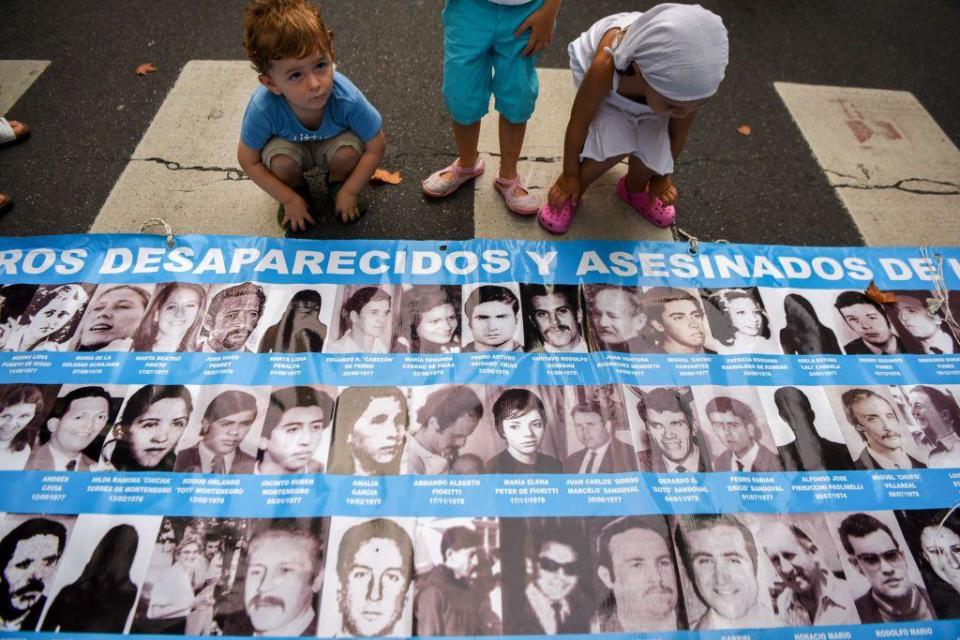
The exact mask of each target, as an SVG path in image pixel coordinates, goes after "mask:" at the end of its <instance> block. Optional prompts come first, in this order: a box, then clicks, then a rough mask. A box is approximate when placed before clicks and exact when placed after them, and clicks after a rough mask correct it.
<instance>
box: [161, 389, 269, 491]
mask: <svg viewBox="0 0 960 640" xmlns="http://www.w3.org/2000/svg"><path fill="white" fill-rule="evenodd" d="M256 419H257V400H256V398H254V397H253V396H252V395H251V394H249V393H247V392H245V391H236V390H231V391H224V392H223V393H220V394H219V395H217V396H216V397H215V398H214V399H213V400H211V401H210V404H208V405H207V409H206V411H204V413H203V418H201V421H200V442H198V443H197V444H195V445H193V446H192V447H187V448H186V449H183V450H182V451H180V452H179V453H178V454H177V462H176V464H175V465H174V467H173V470H174V471H178V472H181V473H253V467H254V465H255V464H256V459H255V458H254V457H253V456H251V455H248V454H246V453H244V452H243V451H241V450H240V443H241V442H243V440H244V438H246V437H247V433H249V432H250V427H251V426H252V425H253V423H254V421H255V420H256Z"/></svg>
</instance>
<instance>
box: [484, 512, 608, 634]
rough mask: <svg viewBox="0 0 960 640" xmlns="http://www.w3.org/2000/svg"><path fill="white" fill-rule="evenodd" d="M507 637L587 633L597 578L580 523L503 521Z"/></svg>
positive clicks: (574, 520) (576, 520)
mask: <svg viewBox="0 0 960 640" xmlns="http://www.w3.org/2000/svg"><path fill="white" fill-rule="evenodd" d="M500 531H501V535H502V536H503V538H504V540H509V541H510V544H508V545H504V546H503V547H502V549H501V562H502V574H503V586H502V589H503V633H504V634H505V635H537V636H539V635H550V636H552V635H557V634H562V633H588V632H589V631H590V617H591V615H592V613H593V602H594V596H593V592H592V589H591V587H592V585H593V580H592V576H593V575H594V569H593V561H592V558H591V552H590V544H589V543H588V540H587V536H586V532H585V527H584V521H583V519H581V518H501V519H500Z"/></svg>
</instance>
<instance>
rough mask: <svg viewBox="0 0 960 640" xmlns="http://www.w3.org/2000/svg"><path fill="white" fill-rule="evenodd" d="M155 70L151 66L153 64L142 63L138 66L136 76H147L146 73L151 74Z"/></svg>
mask: <svg viewBox="0 0 960 640" xmlns="http://www.w3.org/2000/svg"><path fill="white" fill-rule="evenodd" d="M156 70H157V68H156V67H155V66H153V63H152V62H144V63H143V64H142V65H140V66H139V67H137V75H138V76H145V75H147V74H148V73H153V72H154V71H156Z"/></svg>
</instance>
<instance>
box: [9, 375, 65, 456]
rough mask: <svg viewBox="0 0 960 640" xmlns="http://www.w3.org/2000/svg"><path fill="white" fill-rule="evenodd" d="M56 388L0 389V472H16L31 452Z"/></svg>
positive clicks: (32, 385)
mask: <svg viewBox="0 0 960 640" xmlns="http://www.w3.org/2000/svg"><path fill="white" fill-rule="evenodd" d="M59 388H60V386H59V385H48V384H39V385H38V384H4V385H0V469H3V470H7V471H20V470H21V469H23V468H24V467H25V466H26V464H27V461H28V460H29V459H30V454H31V453H32V452H33V448H34V447H37V446H40V445H41V444H43V443H41V442H39V439H40V431H41V427H42V426H43V423H44V421H45V420H46V418H47V414H48V413H50V408H51V407H52V406H53V403H54V400H55V399H56V397H57V391H58V390H59Z"/></svg>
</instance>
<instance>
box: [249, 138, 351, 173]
mask: <svg viewBox="0 0 960 640" xmlns="http://www.w3.org/2000/svg"><path fill="white" fill-rule="evenodd" d="M341 147H350V148H351V149H356V150H357V151H358V152H359V153H363V149H364V146H363V140H361V139H360V138H359V137H357V134H355V133H354V132H352V131H344V132H343V133H340V134H337V135H335V136H334V137H332V138H329V139H327V140H317V141H315V142H290V141H289V140H284V139H283V138H276V137H274V138H270V140H268V141H267V144H266V145H265V146H264V147H263V150H262V151H261V152H260V160H261V161H262V162H263V164H264V165H265V166H266V167H267V169H269V168H270V162H272V161H273V159H274V157H275V156H278V155H284V156H288V157H290V158H293V159H294V160H296V161H297V164H298V165H300V170H301V171H308V170H310V169H312V168H314V167H319V168H320V169H321V170H322V171H329V170H330V163H331V162H332V161H333V155H334V154H335V153H336V152H337V151H338V150H339V149H340V148H341Z"/></svg>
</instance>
